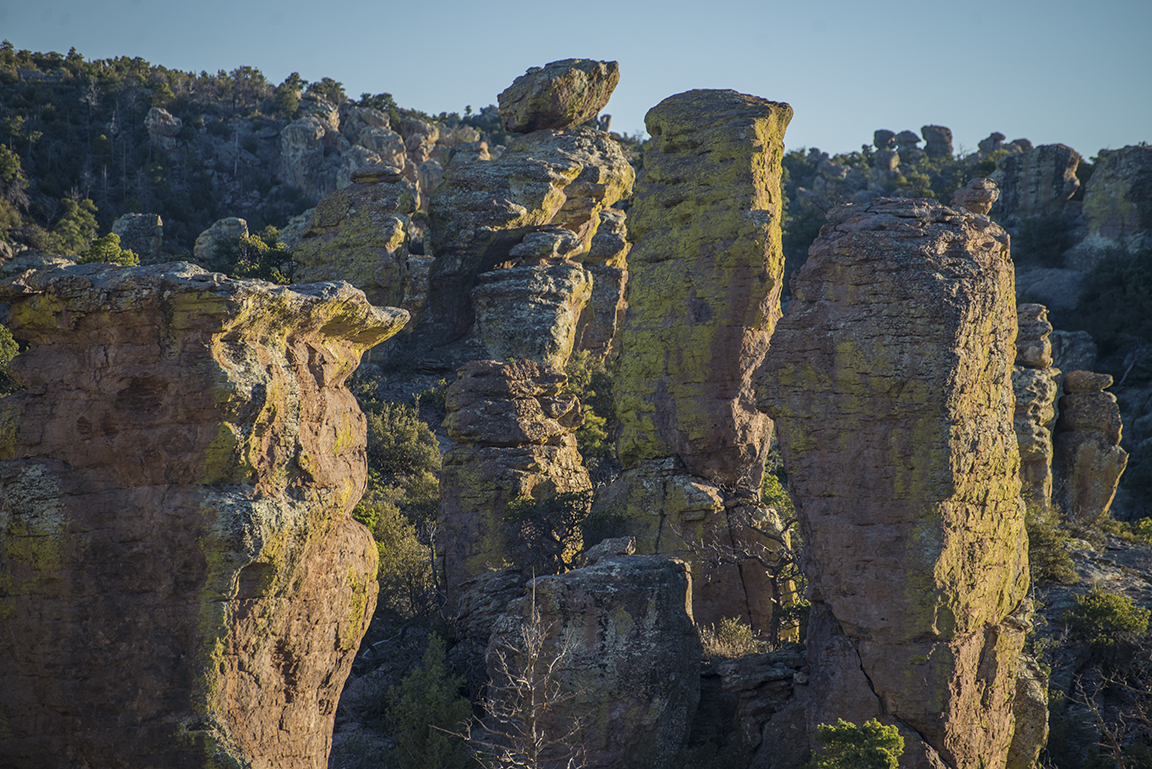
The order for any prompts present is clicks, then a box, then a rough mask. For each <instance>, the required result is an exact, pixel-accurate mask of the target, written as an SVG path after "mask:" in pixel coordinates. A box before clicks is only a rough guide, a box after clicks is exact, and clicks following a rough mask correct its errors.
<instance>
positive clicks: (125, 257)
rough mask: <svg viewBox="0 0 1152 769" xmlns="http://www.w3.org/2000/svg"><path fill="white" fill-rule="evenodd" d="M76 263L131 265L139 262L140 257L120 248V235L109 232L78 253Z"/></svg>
mask: <svg viewBox="0 0 1152 769" xmlns="http://www.w3.org/2000/svg"><path fill="white" fill-rule="evenodd" d="M76 264H121V265H124V266H125V267H131V266H133V265H137V264H140V257H138V256H136V253H135V252H134V251H131V250H129V249H122V248H120V236H119V235H117V234H116V233H114V232H110V233H108V234H107V235H105V236H104V237H102V238H97V239H96V240H94V241H92V245H91V246H90V247H89V248H88V250H87V251H85V252H84V253H83V254H81V255H80V258H79V259H77V260H76Z"/></svg>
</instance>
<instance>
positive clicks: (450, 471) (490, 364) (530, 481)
mask: <svg viewBox="0 0 1152 769" xmlns="http://www.w3.org/2000/svg"><path fill="white" fill-rule="evenodd" d="M566 383H567V377H565V376H564V374H562V373H560V372H559V371H556V370H554V369H550V368H547V367H545V366H541V365H539V364H537V363H533V362H532V361H526V360H521V361H516V362H515V363H500V362H498V361H473V362H471V363H468V364H467V365H466V366H464V367H463V368H461V369H460V371H459V372H457V380H456V381H455V382H453V383H452V385H451V386H449V388H448V393H447V398H446V402H447V409H448V415H447V416H446V417H445V418H444V429H445V431H447V433H448V437H449V438H451V439H452V441H453V444H452V445H451V446H450V447H449V448H448V450H447V451H446V452H445V453H444V469H443V471H442V475H441V479H440V508H439V512H438V514H437V522H438V525H439V527H440V528H439V531H440V537H441V539H440V541H441V542H443V543H444V544H443V547H442V550H443V556H444V567H443V568H444V590H445V592H446V593H447V594H448V598H449V601H450V602H452V603H455V601H456V599H457V597H458V596H459V594H460V592H461V590H460V587H461V585H463V584H464V583H465V582H467V581H468V580H470V579H472V578H474V577H476V576H477V575H479V574H482V573H483V572H485V571H488V570H490V569H497V568H501V567H504V566H508V565H511V564H512V557H511V550H510V548H509V546H508V542H507V540H506V538H505V524H504V511H505V509H506V508H507V506H508V503H509V502H511V501H512V500H514V499H518V498H521V497H534V498H542V497H544V496H551V495H554V494H558V493H565V492H571V491H585V490H587V489H589V488H591V483H590V482H589V480H588V472H587V470H585V469H584V466H583V464H582V460H581V457H580V452H579V451H578V450H577V449H576V438H575V436H574V435H573V434H572V433H573V431H574V430H575V429H576V428H577V427H579V426H580V425H581V424H582V423H583V421H584V414H583V410H582V409H581V407H580V400H579V399H578V398H577V397H576V396H575V395H571V394H565V393H564V392H563V389H564V385H565V384H566Z"/></svg>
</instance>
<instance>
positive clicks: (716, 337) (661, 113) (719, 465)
mask: <svg viewBox="0 0 1152 769" xmlns="http://www.w3.org/2000/svg"><path fill="white" fill-rule="evenodd" d="M791 118H792V108H791V107H789V106H788V105H787V104H781V103H776V102H770V101H767V100H765V99H761V98H758V97H755V96H746V95H744V94H739V93H736V92H735V91H707V90H698V91H689V92H687V93H683V94H679V95H676V96H671V97H669V98H667V99H665V100H664V101H663V102H661V103H660V104H659V105H657V106H656V107H653V108H652V109H651V110H650V111H649V112H648V115H647V117H646V123H647V127H648V132H649V133H650V134H651V135H652V141H651V142H649V145H648V147H647V149H646V150H645V156H644V172H643V175H642V177H641V179H640V181H639V182H638V183H637V194H636V198H635V201H634V204H633V207H632V209H631V211H630V213H629V219H628V222H629V225H628V226H629V230H630V232H631V235H632V240H633V242H634V246H633V248H632V251H631V252H630V254H629V280H628V289H627V304H628V310H627V315H626V317H625V321H624V324H623V327H622V330H621V353H620V362H619V372H618V375H617V378H616V383H615V387H616V392H615V395H616V411H617V414H618V415H619V417H620V420H621V431H620V437H619V441H618V456H619V458H620V461H621V462H622V463H623V465H624V473H623V475H622V477H621V479H620V481H619V482H618V483H616V484H615V485H614V486H613V487H612V488H610V489H608V490H606V492H605V493H604V494H602V495H600V498H599V499H598V500H597V506H598V507H599V508H600V509H604V510H607V511H617V512H624V513H625V514H626V515H627V516H628V517H629V518H630V526H631V530H630V533H635V534H637V535H638V537H639V545H638V547H639V552H643V553H670V554H676V555H679V556H680V557H683V558H685V559H686V560H688V561H689V562H691V563H692V569H693V574H692V578H693V598H694V612H695V615H696V618H697V620H699V621H701V622H703V623H705V624H708V623H714V622H717V621H718V620H720V619H722V618H724V617H733V616H735V617H743V618H744V619H746V620H751V621H752V623H753V625H754V626H756V627H757V628H758V629H765V628H766V627H767V625H768V623H769V618H770V615H771V611H772V609H771V605H772V601H773V600H774V599H775V596H773V595H772V591H771V587H770V585H769V583H768V582H767V581H766V578H765V575H764V569H763V568H762V567H760V566H758V565H755V564H753V563H752V562H751V561H744V562H743V563H742V564H741V565H727V566H721V567H711V566H708V565H707V561H708V560H709V555H708V554H705V553H702V552H701V548H703V549H704V550H709V551H710V552H711V554H723V555H724V556H731V554H732V552H733V547H734V546H735V547H736V548H737V549H744V548H745V546H747V547H748V548H749V549H752V550H757V551H759V552H763V551H764V547H765V543H764V542H763V541H762V540H758V539H756V537H755V535H754V534H753V533H752V531H751V529H749V528H747V524H748V523H750V522H752V521H753V520H756V521H758V522H759V523H761V524H762V525H766V526H768V527H772V526H774V525H776V522H775V521H774V520H772V519H771V517H770V513H769V512H767V511H764V510H762V509H760V508H759V507H758V504H759V491H760V482H761V479H762V477H763V469H764V458H765V454H766V453H767V450H768V444H769V441H770V438H771V429H772V426H771V422H770V421H769V420H768V419H767V418H766V417H765V416H764V415H763V414H761V413H760V412H759V411H758V410H757V409H756V403H755V397H754V393H753V385H752V374H753V372H754V371H755V370H756V369H757V367H758V366H759V365H760V363H761V361H762V360H763V359H764V354H765V353H766V352H767V350H768V342H769V338H770V337H771V335H772V329H773V326H774V325H775V323H776V320H777V319H778V318H779V316H780V289H781V280H782V275H783V267H784V258H783V254H782V251H781V246H780V217H781V216H782V214H783V208H782V206H783V199H782V197H781V195H780V160H781V157H782V155H783V137H784V131H785V129H786V128H787V126H788V122H789V120H791Z"/></svg>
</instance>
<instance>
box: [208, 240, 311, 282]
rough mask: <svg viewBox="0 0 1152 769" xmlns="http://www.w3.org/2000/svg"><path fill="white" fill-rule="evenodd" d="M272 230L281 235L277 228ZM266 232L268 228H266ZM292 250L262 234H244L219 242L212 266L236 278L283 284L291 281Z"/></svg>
mask: <svg viewBox="0 0 1152 769" xmlns="http://www.w3.org/2000/svg"><path fill="white" fill-rule="evenodd" d="M268 229H271V230H272V232H274V233H276V234H277V235H278V234H279V233H278V231H276V229H275V228H268ZM266 231H267V230H266ZM291 265H292V252H291V251H289V250H288V247H287V246H285V245H284V244H283V243H272V244H269V243H267V242H265V241H264V239H263V238H261V237H260V236H259V235H245V236H243V237H240V238H232V239H230V240H226V241H223V242H221V243H217V244H216V253H215V254H214V256H213V259H212V261H211V262H210V264H209V266H210V267H211V268H212V269H213V270H216V271H217V272H223V273H225V274H226V275H229V276H230V277H233V278H258V279H259V280H267V281H269V282H271V283H279V284H281V285H283V284H286V283H289V282H291V278H292V268H291Z"/></svg>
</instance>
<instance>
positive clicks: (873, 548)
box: [759, 198, 1028, 769]
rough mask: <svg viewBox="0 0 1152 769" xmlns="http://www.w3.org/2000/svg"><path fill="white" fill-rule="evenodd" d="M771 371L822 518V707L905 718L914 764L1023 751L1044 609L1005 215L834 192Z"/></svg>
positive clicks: (792, 460) (765, 399) (812, 637)
mask: <svg viewBox="0 0 1152 769" xmlns="http://www.w3.org/2000/svg"><path fill="white" fill-rule="evenodd" d="M809 254H810V255H809V258H808V261H807V263H806V264H805V265H804V266H803V267H802V268H801V269H799V270H797V272H796V273H794V274H793V276H792V292H793V299H792V303H791V305H790V306H789V308H788V313H787V314H786V315H785V317H784V319H783V320H782V321H781V322H780V323H779V324H778V326H777V328H776V334H775V335H774V336H773V339H772V349H771V350H770V351H769V354H768V359H767V360H766V362H765V366H764V370H763V372H762V374H761V376H760V378H759V379H760V386H761V388H762V389H761V397H762V404H763V406H764V408H765V409H766V410H767V411H768V413H769V414H770V415H771V416H772V417H773V418H774V419H775V420H776V425H777V428H778V430H779V439H780V447H781V451H782V453H783V458H784V465H785V469H786V470H787V472H788V478H789V482H790V484H791V489H792V491H793V495H794V498H795V499H796V505H797V512H798V514H799V516H800V525H801V530H802V532H803V534H804V547H805V552H804V561H805V563H804V567H805V568H804V571H805V573H806V574H807V575H809V579H810V580H811V582H810V587H809V597H810V599H811V601H812V613H811V620H810V625H809V631H808V647H807V648H808V657H809V661H810V662H811V665H812V680H811V683H810V685H809V687H808V688H809V699H808V705H807V723H808V727H809V730H810V732H809V733H810V735H811V731H812V730H814V729H815V726H816V725H817V724H820V723H836V719H837V718H844V719H845V720H848V721H852V722H854V723H862V722H864V721H867V720H869V719H871V718H879V719H880V720H881V721H882V722H885V723H891V724H895V725H897V726H899V727H900V729H901V731H902V733H903V735H904V737H905V741H906V750H905V757H904V758H903V759H902V761H901V765H902V766H907V767H929V766H934V767H940V766H949V767H976V766H983V767H990V768H992V769H998V768H999V767H1003V766H1004V765H1005V760H1006V755H1007V753H1008V750H1009V745H1010V744H1011V742H1012V738H1013V733H1014V729H1015V724H1014V714H1013V698H1014V695H1015V692H1016V686H1017V676H1018V670H1019V665H1020V663H1019V657H1020V651H1021V648H1022V645H1023V642H1024V628H1025V627H1026V626H1027V624H1026V621H1025V620H1026V618H1025V617H1024V616H1023V615H1024V614H1026V611H1027V607H1026V605H1025V604H1024V603H1023V601H1024V599H1025V595H1026V592H1027V589H1028V562H1027V549H1026V545H1025V537H1024V510H1023V505H1022V503H1021V500H1020V479H1019V454H1018V449H1017V443H1016V435H1015V433H1014V431H1013V427H1012V415H1013V395H1012V383H1011V372H1012V361H1013V359H1014V358H1015V357H1016V350H1015V348H1014V345H1013V340H1014V338H1015V329H1016V305H1015V298H1014V295H1013V268H1012V262H1011V259H1010V258H1009V254H1008V238H1007V236H1006V234H1005V233H1004V231H1003V230H1002V229H1000V227H998V226H997V225H995V224H993V223H992V222H991V221H989V220H988V219H987V218H985V217H979V216H976V215H974V214H970V213H965V214H960V213H958V211H957V209H954V208H948V207H944V206H941V205H939V204H937V203H934V202H931V201H924V200H893V199H883V198H882V199H879V200H877V201H875V202H874V203H872V204H871V205H868V206H863V207H862V206H850V207H841V208H838V209H834V210H833V211H832V212H831V213H830V215H829V222H828V224H827V225H825V227H824V229H823V231H822V234H821V236H820V237H819V238H818V239H817V240H816V242H815V243H814V244H813V246H812V248H811V249H810V251H809Z"/></svg>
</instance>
